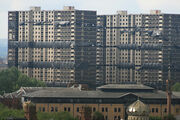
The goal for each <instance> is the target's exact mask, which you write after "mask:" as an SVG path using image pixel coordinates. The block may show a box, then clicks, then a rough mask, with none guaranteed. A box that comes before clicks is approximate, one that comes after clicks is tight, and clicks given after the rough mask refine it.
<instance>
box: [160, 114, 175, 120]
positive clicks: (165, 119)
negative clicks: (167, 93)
mask: <svg viewBox="0 0 180 120" xmlns="http://www.w3.org/2000/svg"><path fill="white" fill-rule="evenodd" d="M163 120H176V118H175V117H174V116H173V115H171V114H169V115H166V116H164V117H163Z"/></svg>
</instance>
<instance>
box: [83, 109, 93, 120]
mask: <svg viewBox="0 0 180 120" xmlns="http://www.w3.org/2000/svg"><path fill="white" fill-rule="evenodd" d="M83 109H84V118H85V120H91V113H92V108H91V107H89V106H84V107H83Z"/></svg>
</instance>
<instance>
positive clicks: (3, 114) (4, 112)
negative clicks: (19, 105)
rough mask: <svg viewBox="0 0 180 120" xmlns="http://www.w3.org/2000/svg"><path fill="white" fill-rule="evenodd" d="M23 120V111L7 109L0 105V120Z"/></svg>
mask: <svg viewBox="0 0 180 120" xmlns="http://www.w3.org/2000/svg"><path fill="white" fill-rule="evenodd" d="M9 117H13V118H24V112H23V110H16V109H9V108H8V107H6V106H4V105H2V104H0V120H6V118H9Z"/></svg>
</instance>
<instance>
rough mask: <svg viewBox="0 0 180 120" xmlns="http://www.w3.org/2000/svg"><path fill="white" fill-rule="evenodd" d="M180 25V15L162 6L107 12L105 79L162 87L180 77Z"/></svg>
mask: <svg viewBox="0 0 180 120" xmlns="http://www.w3.org/2000/svg"><path fill="white" fill-rule="evenodd" d="M179 26H180V15H178V14H163V13H161V11H159V10H153V11H151V12H150V14H128V13H127V11H118V12H117V14H115V15H106V46H105V48H106V64H105V66H106V79H105V83H107V84H108V83H112V84H116V83H143V84H147V85H151V86H156V87H162V86H163V84H164V83H165V80H167V79H170V80H171V81H172V82H176V81H178V80H180V71H179V66H180V49H179V48H180V37H179V35H180V34H179V29H180V27H179ZM168 76H169V78H168Z"/></svg>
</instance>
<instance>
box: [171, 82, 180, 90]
mask: <svg viewBox="0 0 180 120" xmlns="http://www.w3.org/2000/svg"><path fill="white" fill-rule="evenodd" d="M172 91H179V92H180V83H179V82H177V83H175V84H174V85H173V86H172Z"/></svg>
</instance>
